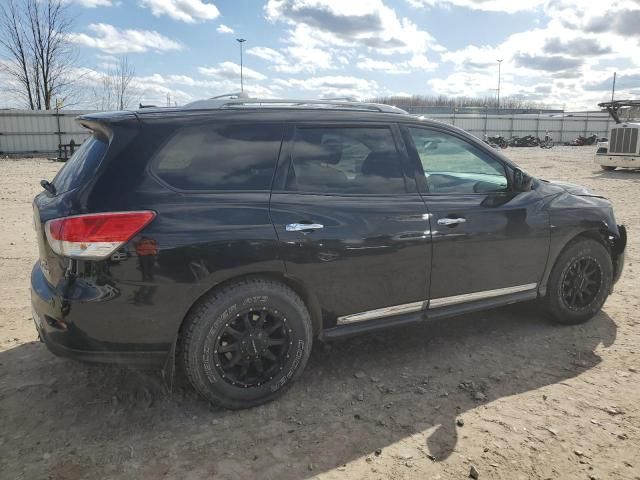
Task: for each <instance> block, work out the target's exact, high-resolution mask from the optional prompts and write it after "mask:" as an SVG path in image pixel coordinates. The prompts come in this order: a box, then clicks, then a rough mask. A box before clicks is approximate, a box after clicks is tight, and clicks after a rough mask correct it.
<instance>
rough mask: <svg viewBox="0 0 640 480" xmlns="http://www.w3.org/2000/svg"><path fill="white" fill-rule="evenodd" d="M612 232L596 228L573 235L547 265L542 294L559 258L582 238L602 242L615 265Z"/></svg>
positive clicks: (541, 289)
mask: <svg viewBox="0 0 640 480" xmlns="http://www.w3.org/2000/svg"><path fill="white" fill-rule="evenodd" d="M611 235H612V233H611V232H609V231H608V230H607V229H604V228H602V229H594V230H585V231H583V232H580V233H578V234H576V235H574V236H573V237H571V238H570V239H569V240H568V241H567V242H566V243H565V244H564V245H563V247H562V248H561V249H560V250H558V253H557V254H556V255H555V257H554V258H553V262H551V263H549V264H548V265H547V268H546V270H545V274H544V276H543V281H542V283H541V285H540V289H539V290H540V295H542V296H545V295H546V290H547V282H548V281H549V277H550V275H551V271H552V270H553V267H554V266H555V264H556V262H557V261H558V258H560V255H562V253H563V252H564V251H565V250H566V249H567V248H569V246H570V245H571V244H572V243H574V242H576V241H579V240H580V239H586V238H588V239H590V240H595V241H596V242H598V243H600V244H601V245H602V246H603V247H605V248H606V249H607V251H608V252H609V255H610V256H611V260H612V263H613V265H614V267H615V262H614V261H613V260H614V258H613V256H614V255H615V253H614V251H613V249H612V243H611V240H609V238H610V237H611Z"/></svg>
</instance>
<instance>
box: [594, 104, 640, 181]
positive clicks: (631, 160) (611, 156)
mask: <svg viewBox="0 0 640 480" xmlns="http://www.w3.org/2000/svg"><path fill="white" fill-rule="evenodd" d="M598 106H599V107H601V108H606V109H607V111H608V112H609V115H611V118H613V120H614V121H615V122H616V123H615V125H614V126H613V127H611V130H610V131H609V139H608V142H606V143H605V142H601V143H599V144H598V150H597V151H596V155H595V163H597V164H598V165H600V167H601V168H602V169H603V170H615V169H616V168H618V167H620V168H640V135H638V130H639V129H640V123H639V122H629V121H626V122H623V121H622V120H621V119H620V110H623V109H626V108H632V107H640V100H616V101H613V102H604V103H599V104H598Z"/></svg>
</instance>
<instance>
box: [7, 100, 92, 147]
mask: <svg viewBox="0 0 640 480" xmlns="http://www.w3.org/2000/svg"><path fill="white" fill-rule="evenodd" d="M83 113H89V111H87V110H60V111H56V110H47V111H33V110H0V154H2V155H4V154H24V155H34V154H53V153H56V154H57V152H58V150H59V145H64V144H68V143H70V142H71V140H73V141H74V143H76V144H80V143H82V142H83V141H84V139H85V138H87V136H88V133H87V132H88V131H87V130H86V129H85V128H83V127H81V126H80V125H78V123H77V122H75V120H74V119H75V118H76V117H77V116H78V115H82V114H83Z"/></svg>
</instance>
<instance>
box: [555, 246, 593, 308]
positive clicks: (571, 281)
mask: <svg viewBox="0 0 640 480" xmlns="http://www.w3.org/2000/svg"><path fill="white" fill-rule="evenodd" d="M601 287H602V269H601V268H600V264H599V263H598V261H597V260H596V259H595V258H592V257H582V258H578V259H576V260H575V261H574V262H573V263H572V264H571V265H569V268H567V269H566V270H565V273H564V276H563V279H562V299H563V301H564V303H565V304H566V305H567V307H569V308H570V309H571V310H583V309H584V308H586V307H588V306H589V305H591V304H592V303H593V302H594V300H595V299H596V297H597V296H598V293H599V292H600V288H601Z"/></svg>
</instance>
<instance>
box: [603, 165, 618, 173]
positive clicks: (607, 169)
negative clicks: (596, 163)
mask: <svg viewBox="0 0 640 480" xmlns="http://www.w3.org/2000/svg"><path fill="white" fill-rule="evenodd" d="M600 168H601V169H602V170H605V171H607V172H612V171H614V170H615V169H616V167H609V166H607V165H600Z"/></svg>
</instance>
